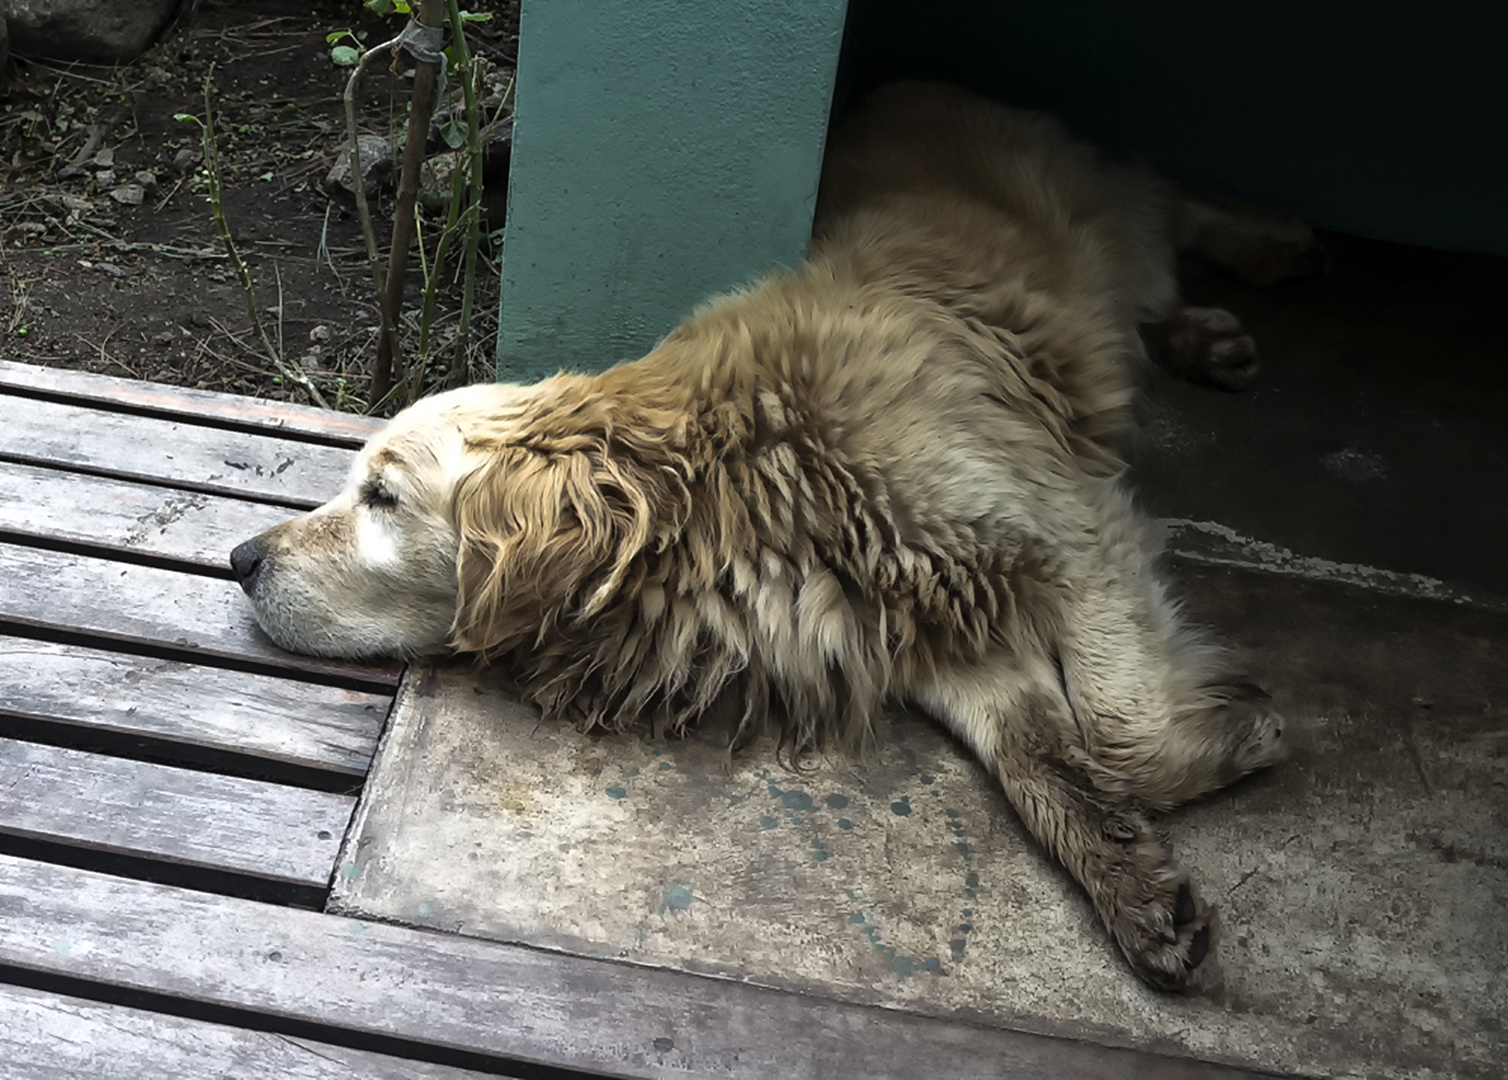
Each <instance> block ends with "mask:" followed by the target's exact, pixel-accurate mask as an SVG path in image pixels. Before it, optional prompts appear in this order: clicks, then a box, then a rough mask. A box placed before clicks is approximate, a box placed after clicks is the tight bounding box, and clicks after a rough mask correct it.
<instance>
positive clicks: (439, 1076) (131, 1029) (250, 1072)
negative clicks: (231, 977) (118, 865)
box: [0, 985, 488, 1080]
mask: <svg viewBox="0 0 1508 1080" xmlns="http://www.w3.org/2000/svg"><path fill="white" fill-rule="evenodd" d="M0 1062H4V1075H5V1077H6V1080H79V1078H80V1077H89V1080H141V1078H142V1077H152V1078H154V1080H204V1078H205V1077H237V1078H244V1077H277V1078H278V1080H352V1078H353V1077H361V1078H362V1080H484V1077H485V1076H486V1075H488V1074H483V1073H479V1072H473V1071H472V1070H470V1069H457V1068H451V1067H449V1066H446V1065H432V1064H430V1063H428V1062H423V1061H414V1060H413V1059H411V1058H397V1057H392V1056H390V1055H387V1054H378V1053H373V1052H371V1051H367V1050H356V1049H352V1048H351V1047H347V1046H336V1045H334V1044H332V1043H324V1042H318V1041H316V1040H313V1039H304V1038H298V1037H296V1036H289V1035H282V1034H276V1033H271V1032H266V1031H248V1030H246V1029H244V1028H237V1027H231V1026H229V1025H226V1024H216V1023H211V1022H208V1021H205V1020H193V1019H189V1018H187V1017H181V1016H170V1015H166V1014H163V1013H154V1012H148V1011H147V1010H145V1009H136V1008H129V1007H127V1006H124V1005H113V1004H107V1003H105V1002H99V1001H88V1000H84V999H81V998H74V997H64V996H63V995H61V994H54V993H50V992H48V991H46V990H35V989H32V988H31V987H26V986H4V985H0Z"/></svg>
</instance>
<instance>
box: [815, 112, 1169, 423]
mask: <svg viewBox="0 0 1508 1080" xmlns="http://www.w3.org/2000/svg"><path fill="white" fill-rule="evenodd" d="M1173 214H1174V200H1173V198H1172V196H1171V194H1170V192H1169V191H1168V189H1167V188H1166V185H1164V184H1163V183H1162V181H1160V180H1158V179H1157V178H1156V177H1155V176H1153V175H1152V174H1150V173H1147V172H1143V171H1140V170H1136V169H1130V168H1123V167H1119V166H1115V165H1110V164H1107V163H1105V162H1104V161H1102V160H1100V159H1099V158H1098V156H1097V155H1096V154H1095V152H1094V150H1093V149H1092V148H1090V147H1089V146H1087V145H1085V144H1083V143H1080V142H1077V141H1075V140H1074V139H1073V138H1071V137H1070V136H1069V135H1068V133H1067V132H1066V131H1065V130H1064V128H1063V127H1062V125H1061V124H1060V123H1059V122H1058V121H1057V120H1055V119H1053V118H1052V117H1049V116H1046V115H1044V114H1041V113H1034V112H1027V111H1024V110H1019V109H1012V108H1008V107H1006V106H1003V105H999V104H996V103H994V102H991V101H988V100H986V99H984V98H980V97H978V96H976V95H974V94H971V93H969V92H967V91H964V90H960V89H958V88H956V87H950V86H938V85H928V84H916V83H902V84H896V85H892V86H887V87H885V88H883V89H881V90H879V91H877V92H876V93H874V94H873V95H871V96H870V97H869V98H868V99H867V100H866V101H865V102H864V104H863V106H862V107H861V109H860V110H859V111H858V112H857V113H856V114H855V115H854V116H852V117H850V118H849V119H848V120H846V121H845V122H844V123H843V124H842V125H841V126H840V127H839V128H838V130H837V131H836V132H835V133H834V136H833V138H832V141H831V143H830V145H829V147H828V152H827V158H826V164H825V166H824V170H823V175H822V186H821V190H820V193H819V197H818V203H817V217H816V225H815V229H814V244H813V257H814V259H815V260H817V261H822V260H831V261H835V262H844V263H847V264H850V265H851V266H852V267H853V271H852V272H854V273H855V274H857V275H859V276H861V277H863V278H865V279H866V280H869V281H875V282H885V283H886V284H889V285H891V286H893V287H896V288H899V289H901V290H903V291H905V292H908V293H911V294H913V295H918V296H923V297H926V298H928V299H932V300H935V301H937V302H938V303H941V304H942V305H944V306H945V307H948V308H949V309H950V310H953V311H955V312H958V313H961V314H964V315H970V316H975V317H977V318H979V319H981V320H982V321H983V322H985V323H987V324H989V325H990V326H992V327H995V328H997V329H999V330H1003V331H1006V332H1008V333H1011V334H1014V335H1016V336H1017V337H1018V338H1019V339H1020V341H1021V345H1022V349H1023V351H1024V352H1025V353H1026V354H1027V355H1029V356H1030V357H1032V360H1033V362H1034V364H1035V366H1036V371H1035V373H1036V374H1038V375H1040V376H1041V377H1043V378H1045V379H1047V380H1048V381H1050V382H1051V383H1052V384H1053V385H1054V386H1056V387H1057V388H1058V389H1059V390H1060V391H1061V392H1062V393H1064V394H1065V395H1067V397H1068V399H1069V404H1070V407H1071V409H1072V411H1073V413H1074V415H1075V418H1076V423H1077V425H1078V427H1079V429H1080V430H1081V431H1083V432H1084V433H1085V434H1086V435H1088V436H1089V437H1090V438H1091V439H1093V440H1094V441H1096V442H1099V443H1101V444H1105V445H1113V444H1114V443H1115V442H1117V441H1118V439H1119V438H1120V436H1121V435H1122V434H1123V433H1124V430H1125V424H1126V412H1125V409H1126V404H1127V402H1128V400H1129V395H1130V389H1131V381H1132V378H1133V375H1134V366H1135V364H1136V362H1137V361H1139V360H1140V359H1142V358H1143V357H1144V356H1145V349H1144V346H1143V344H1142V341H1141V338H1140V336H1139V335H1138V333H1137V325H1138V324H1139V323H1144V322H1153V321H1156V320H1157V319H1160V318H1162V317H1163V316H1164V315H1165V314H1166V313H1167V312H1168V311H1169V310H1170V309H1171V308H1173V307H1174V305H1175V304H1176V303H1177V284H1176V281H1175V278H1174V273H1173V271H1174V261H1175V254H1174V248H1173V243H1172V236H1173Z"/></svg>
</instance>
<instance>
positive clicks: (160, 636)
mask: <svg viewBox="0 0 1508 1080" xmlns="http://www.w3.org/2000/svg"><path fill="white" fill-rule="evenodd" d="M0 582H10V583H12V584H11V585H10V586H9V587H4V588H0V622H10V623H13V624H16V625H19V626H25V627H33V628H37V629H42V630H47V631H52V632H56V633H66V634H79V635H87V636H91V637H99V638H104V639H106V640H110V641H121V642H128V643H130V644H133V645H138V646H155V647H159V648H162V649H163V650H165V651H172V652H176V653H178V654H179V655H180V656H182V657H183V658H185V659H187V658H190V657H193V656H205V657H214V658H216V659H219V660H229V661H241V662H246V663H254V664H258V665H262V666H265V667H269V668H272V669H282V670H286V671H288V672H290V673H294V672H302V673H305V674H307V675H314V676H324V677H327V678H328V677H334V678H340V679H349V680H352V681H359V682H362V683H367V684H370V685H372V686H377V687H386V686H393V685H396V683H397V681H398V675H399V672H400V671H401V667H400V665H398V664H397V663H395V662H391V661H388V662H372V663H352V662H347V661H334V660H322V659H320V658H318V657H312V656H295V655H293V654H292V653H287V652H284V651H283V650H282V649H279V648H278V647H277V646H276V645H274V644H273V643H272V642H271V641H270V640H268V639H267V637H266V636H265V635H264V634H263V633H262V632H261V630H260V629H258V628H257V626H256V621H255V619H253V618H252V614H251V609H250V606H249V605H248V604H247V602H246V597H245V596H243V595H242V593H241V590H240V587H239V586H237V585H236V584H235V583H233V582H230V581H224V580H220V579H216V578H210V577H204V576H201V575H198V574H185V573H179V572H175V571H172V570H164V569H161V568H158V567H153V566H135V565H131V564H127V563H121V562H113V561H110V560H107V559H98V558H91V557H89V556H87V555H76V554H73V553H71V552H63V551H49V550H45V549H42V548H32V547H23V546H21V545H17V544H0ZM20 582H25V583H26V585H25V587H24V588H21V587H18V585H17V584H16V583H20Z"/></svg>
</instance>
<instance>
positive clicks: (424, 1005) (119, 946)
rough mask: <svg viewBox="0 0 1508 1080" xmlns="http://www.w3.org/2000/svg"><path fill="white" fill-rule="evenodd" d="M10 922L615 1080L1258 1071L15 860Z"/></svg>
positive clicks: (6, 898) (151, 972) (253, 991)
mask: <svg viewBox="0 0 1508 1080" xmlns="http://www.w3.org/2000/svg"><path fill="white" fill-rule="evenodd" d="M458 854H459V853H458ZM0 911H4V912H6V913H7V914H6V917H5V918H4V919H0V963H3V964H10V965H14V966H16V967H20V968H23V969H27V970H31V971H40V972H50V973H55V974H61V975H69V976H74V977H78V978H82V979H86V980H90V981H96V982H101V983H107V984H109V985H112V986H120V987H131V988H139V989H145V990H153V991H156V992H159V993H164V994H169V995H172V996H175V997H181V998H188V999H193V1000H196V1001H206V1002H214V1003H218V1004H223V1005H229V1006H234V1007H237V1008H241V1009H248V1010H253V1011H256V1012H258V1013H263V1014H268V1015H273V1016H278V1017H297V1018H299V1019H304V1020H310V1021H313V1022H315V1023H320V1024H325V1025H328V1026H332V1027H336V1028H341V1029H344V1030H349V1031H355V1032H369V1033H377V1034H385V1035H393V1036H398V1037H403V1038H408V1039H419V1040H422V1041H423V1042H426V1043H429V1044H432V1045H438V1046H447V1047H453V1048H458V1049H466V1050H473V1051H477V1052H480V1053H487V1054H494V1055H502V1056H507V1057H511V1058H516V1059H521V1060H524V1061H532V1062H538V1063H542V1064H550V1065H556V1066H563V1067H568V1068H569V1067H574V1068H580V1069H595V1070H600V1071H604V1072H608V1073H610V1074H612V1075H621V1076H635V1077H639V1076H643V1077H651V1076H653V1077H659V1076H688V1077H690V1076H706V1077H728V1078H749V1080H755V1078H758V1080H767V1078H769V1077H798V1076H800V1077H806V1076H821V1077H832V1078H834V1080H843V1078H852V1080H857V1078H859V1077H863V1078H864V1080H884V1078H887V1077H889V1078H895V1080H914V1078H915V1077H918V1076H929V1075H932V1074H934V1073H935V1072H936V1070H937V1068H938V1063H939V1062H944V1063H946V1070H945V1071H946V1073H947V1075H948V1076H949V1077H950V1078H954V1080H969V1078H979V1080H984V1078H986V1077H988V1078H994V1080H1001V1078H1004V1080H1026V1078H1031V1080H1037V1078H1039V1077H1042V1076H1073V1077H1077V1078H1081V1080H1111V1078H1118V1077H1125V1076H1136V1075H1141V1076H1157V1077H1160V1078H1163V1080H1216V1078H1221V1080H1235V1078H1237V1077H1250V1076H1251V1074H1248V1073H1241V1072H1237V1071H1235V1070H1230V1069H1225V1068H1220V1067H1215V1066H1208V1065H1204V1064H1201V1063H1198V1062H1193V1061H1188V1060H1185V1059H1176V1058H1163V1057H1154V1056H1152V1055H1147V1054H1140V1053H1136V1052H1133V1051H1125V1050H1112V1049H1107V1048H1104V1047H1097V1046H1090V1045H1085V1044H1082V1043H1077V1042H1069V1041H1066V1040H1059V1039H1052V1038H1048V1037H1045V1036H1038V1035H1027V1034H1021V1033H1016V1032H1008V1031H1003V1030H1000V1029H995V1028H985V1027H976V1026H972V1025H967V1024H959V1023H950V1022H946V1021H942V1020H936V1019H930V1018H926V1017H920V1016H916V1015H913V1014H910V1013H904V1012H898V1011H895V1010H888V1009H877V1008H872V1007H868V1006H862V1005H850V1004H845V1003H841V1002H836V1001H830V1000H827V999H823V998H818V997H810V996H805V995H800V994H789V993H781V992H779V991H774V990H767V989H763V988H760V987H756V986H751V985H748V984H743V983H734V982H727V981H722V980H717V979H708V978H702V977H699V976H695V975H685V974H681V973H678V972H672V971H665V970H661V969H651V968H636V967H630V966H626V965H617V964H610V963H607V962H604V961H600V960H587V959H583V958H580V957H571V956H564V955H557V954H552V953H546V952H537V951H534V950H530V949H525V948H519V947H516V946H509V945H499V944H494V943H490V942H484V941H477V940H474V939H468V938H463V937H459V936H455V935H448V934H437V933H433V932H427V931H421V930H410V929H407V928H405V927H401V926H391V925H386V924H381V923H361V922H357V921H355V920H352V919H345V918H341V917H339V916H333V915H323V914H319V913H316V912H306V911H298V910H293V909H287V908H277V907H272V906H269V905H265V904H258V903H255V902H252V901H248V900H239V899H235V898H231V897H219V896H209V895H205V894H200V893H192V892H188V891H186V890H182V889H174V888H170V887H168V886H163V885H154V884H149V883H144V882H137V881H130V880H127V879H123V878H116V877H111V876H108V875H105V874H97V873H92V872H90V871H85V870H76V869H73V868H70V867H63V866H52V865H45V864H39V863H34V862H30V861H27V860H24V859H17V858H13V857H9V856H0Z"/></svg>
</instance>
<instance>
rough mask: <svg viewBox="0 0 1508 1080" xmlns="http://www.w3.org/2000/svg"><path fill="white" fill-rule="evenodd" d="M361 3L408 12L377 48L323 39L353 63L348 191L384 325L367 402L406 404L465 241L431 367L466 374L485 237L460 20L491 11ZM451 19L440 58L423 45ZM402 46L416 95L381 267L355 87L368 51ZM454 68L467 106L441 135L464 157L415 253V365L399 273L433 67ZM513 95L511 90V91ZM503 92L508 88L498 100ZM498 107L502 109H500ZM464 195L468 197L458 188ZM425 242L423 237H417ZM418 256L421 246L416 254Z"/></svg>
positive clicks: (475, 122)
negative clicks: (445, 359)
mask: <svg viewBox="0 0 1508 1080" xmlns="http://www.w3.org/2000/svg"><path fill="white" fill-rule="evenodd" d="M366 6H367V8H368V9H369V10H371V11H373V12H375V13H377V14H379V15H402V16H409V17H411V21H410V23H409V27H408V29H407V30H406V31H405V32H404V33H403V34H400V35H399V36H398V37H395V38H393V39H392V40H390V41H386V42H383V43H382V44H380V45H377V46H374V47H373V48H371V49H368V50H366V51H365V52H362V53H360V54H359V55H355V56H353V55H351V54H347V53H341V54H340V56H339V57H338V58H337V56H336V50H338V49H341V48H347V47H349V46H347V45H346V40H347V38H348V37H350V39H351V40H353V41H354V40H355V38H354V36H352V35H350V34H349V32H348V31H340V32H337V33H334V34H331V35H330V36H329V37H328V38H327V41H328V42H329V43H330V44H331V45H332V53H331V59H332V60H333V61H335V62H336V63H342V62H343V61H350V62H351V64H350V66H352V73H351V77H350V79H349V80H348V81H347V85H346V93H345V102H346V124H347V134H348V142H349V153H350V158H351V168H352V175H353V178H358V179H355V181H354V182H353V185H352V186H353V188H354V191H355V196H356V206H357V216H358V217H359V218H360V219H361V222H362V229H363V232H364V234H365V236H366V239H367V252H368V261H369V263H370V265H371V270H372V275H373V282H374V285H375V287H376V290H377V295H378V299H379V308H380V311H381V314H382V326H381V329H380V333H379V337H378V348H377V355H376V357H375V358H374V360H373V363H372V367H371V399H372V400H371V402H370V403H369V406H368V407H369V409H372V410H376V409H378V408H381V407H383V406H384V405H386V404H387V403H388V402H389V401H392V400H396V399H399V398H402V399H406V400H408V401H413V400H414V399H415V398H416V397H418V396H419V395H420V393H421V392H422V391H423V390H424V388H425V386H424V384H425V382H426V379H425V373H426V372H427V371H430V370H431V369H432V367H437V366H436V365H433V364H432V357H431V354H430V342H431V333H430V330H431V319H432V315H433V311H434V299H435V290H436V288H437V286H438V283H439V281H440V280H441V276H442V274H443V272H444V269H445V261H446V257H447V255H448V253H449V251H450V248H451V246H452V244H453V243H454V242H459V243H460V244H461V246H462V254H461V258H460V273H461V277H462V302H461V315H460V325H459V328H458V330H457V333H456V335H455V355H454V357H453V359H452V361H451V363H450V364H449V365H448V367H446V368H444V369H443V370H439V371H438V381H439V382H441V383H445V382H450V383H454V382H458V381H460V380H461V379H463V378H464V377H465V374H466V359H467V348H468V345H469V337H470V323H471V315H472V308H473V306H474V303H475V293H476V262H477V249H478V246H479V241H480V237H481V234H482V231H483V230H482V220H481V207H482V194H483V192H482V125H481V122H480V117H479V105H478V98H479V93H478V90H479V88H480V86H481V81H482V71H481V65H480V64H478V63H477V62H476V61H475V60H474V59H473V57H472V54H471V51H470V48H469V46H468V43H467V41H466V34H465V24H466V23H467V22H477V21H481V20H485V19H489V18H491V16H490V15H488V14H484V13H473V12H469V11H462V10H461V9H460V5H459V4H458V3H457V2H456V0H421V2H419V3H416V4H412V5H411V4H410V3H408V2H407V0H367V4H366ZM447 23H448V25H449V27H450V31H451V37H452V40H451V42H450V44H449V46H448V47H446V48H445V49H444V50H443V57H442V56H441V55H440V53H439V51H438V49H437V46H438V45H439V41H434V42H433V43H429V41H428V40H426V39H434V38H436V37H438V35H437V34H436V29H437V28H441V27H443V26H444V25H445V24H447ZM400 46H402V47H404V48H406V49H408V51H409V52H410V54H411V55H413V56H414V59H415V60H416V62H417V63H416V75H415V79H414V90H413V98H412V101H411V103H410V109H409V119H408V130H407V134H406V138H405V142H404V155H403V169H402V172H401V175H400V177H399V181H398V194H397V199H396V203H395V207H394V213H393V235H392V241H391V243H390V245H389V249H388V257H389V263H388V266H387V267H386V269H385V271H384V269H383V267H382V260H381V257H380V255H379V254H378V250H377V243H376V238H375V234H374V233H373V230H372V226H371V218H370V214H369V213H368V209H367V205H366V195H365V192H364V191H363V190H362V185H361V183H360V182H359V177H360V167H359V166H360V155H359V150H358V147H357V131H356V115H355V91H356V87H357V86H358V85H359V83H360V80H361V78H362V76H363V74H364V72H365V70H366V68H367V67H368V65H369V64H370V63H371V62H372V61H373V60H374V58H375V57H376V56H378V55H380V54H382V53H385V52H390V51H391V50H393V49H396V48H398V47H400ZM442 65H443V67H444V69H445V70H446V71H448V72H451V73H453V75H454V78H455V79H456V80H457V81H458V82H459V84H460V87H461V92H462V97H463V100H464V113H463V114H462V115H459V116H456V117H453V118H452V119H451V120H450V121H449V122H448V123H447V124H446V125H442V137H443V139H444V141H445V142H446V144H447V145H448V146H450V147H451V148H452V149H459V148H461V147H464V148H465V150H464V153H463V154H462V155H461V162H460V163H458V168H457V169H456V172H455V175H454V178H453V186H452V198H451V203H450V213H449V215H448V219H447V221H446V224H445V228H444V229H443V230H442V231H441V234H440V238H439V241H438V243H437V244H436V249H435V257H434V260H433V262H432V263H429V262H426V261H425V260H424V259H423V258H422V257H421V270H422V272H423V275H424V282H425V288H424V302H423V305H422V307H421V312H420V319H419V327H418V331H419V348H418V356H417V357H416V359H415V361H414V362H413V363H412V364H408V365H406V364H405V363H404V361H403V358H402V355H401V352H400V349H399V339H398V327H399V325H400V324H401V322H402V319H401V312H400V310H399V307H400V305H401V300H402V295H403V280H404V274H405V270H406V266H407V259H408V251H409V247H410V245H411V243H412V242H413V240H414V237H415V234H416V232H417V229H418V223H417V217H416V214H415V202H416V198H417V194H418V189H419V171H420V169H421V167H422V166H423V163H424V152H423V146H424V141H425V138H426V135H427V133H428V128H429V121H430V116H431V112H432V109H433V106H434V97H435V86H436V83H437V81H438V79H437V76H438V74H439V72H438V69H439V68H440V67H441V66H442ZM509 93H511V87H510V90H509ZM507 96H508V95H506V94H505V96H504V102H506V98H507ZM501 107H502V106H499V108H500V109H501ZM467 193H469V198H463V195H465V194H467ZM421 243H422V240H421ZM421 255H422V252H421Z"/></svg>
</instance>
